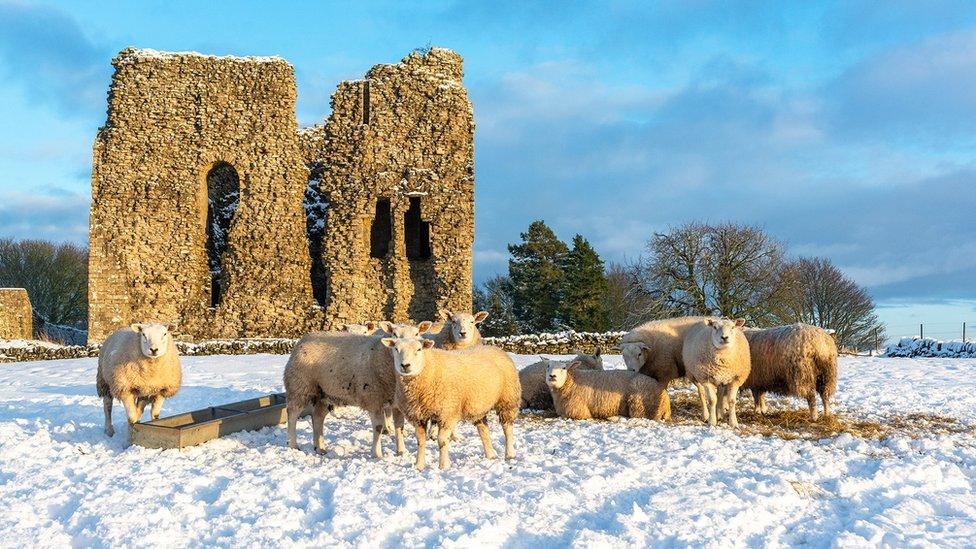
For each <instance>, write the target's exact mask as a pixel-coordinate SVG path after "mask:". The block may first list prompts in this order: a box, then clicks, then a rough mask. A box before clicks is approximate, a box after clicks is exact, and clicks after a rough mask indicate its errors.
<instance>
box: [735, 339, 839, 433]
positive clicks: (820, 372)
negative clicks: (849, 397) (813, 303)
mask: <svg viewBox="0 0 976 549" xmlns="http://www.w3.org/2000/svg"><path fill="white" fill-rule="evenodd" d="M745 335H746V339H748V340H749V352H750V355H752V370H751V371H750V373H749V377H748V379H746V382H745V384H743V385H742V387H741V388H742V389H750V390H751V391H752V398H753V401H754V402H755V407H756V411H757V412H758V413H760V414H764V413H766V393H767V392H772V393H776V394H781V395H788V396H796V397H800V398H804V399H806V401H807V405H808V407H809V409H810V420H811V421H816V420H817V393H820V400H821V401H822V402H823V413H824V415H825V416H830V399H831V397H832V396H833V394H834V392H835V391H836V390H837V344H836V342H834V338H833V337H831V335H830V334H829V332H827V331H825V330H823V329H821V328H818V327H816V326H811V325H809V324H799V323H798V324H790V325H786V326H777V327H775V328H768V329H765V330H758V329H746V330H745Z"/></svg>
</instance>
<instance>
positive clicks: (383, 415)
mask: <svg viewBox="0 0 976 549" xmlns="http://www.w3.org/2000/svg"><path fill="white" fill-rule="evenodd" d="M390 328H391V329H394V330H395V331H399V329H398V328H395V327H390ZM413 330H416V328H415V327H414V328H413ZM284 384H285V401H286V403H287V409H288V446H290V447H291V448H297V447H298V442H297V439H296V427H297V422H298V416H299V415H300V414H301V412H302V410H304V409H305V408H306V407H307V406H312V445H313V447H314V449H315V451H316V452H319V453H322V452H324V451H325V438H324V436H323V423H324V421H325V416H326V414H327V413H328V412H330V411H331V410H332V409H333V408H334V407H335V406H356V407H359V408H361V409H363V410H365V411H366V412H367V413H368V414H369V417H370V421H371V422H372V426H373V455H374V456H375V457H377V458H382V457H383V448H382V445H381V444H380V437H381V435H382V434H383V432H384V431H386V432H389V431H391V430H394V431H396V434H397V435H398V436H397V439H396V452H397V455H402V454H403V453H404V452H405V451H406V449H405V447H404V445H403V436H402V432H400V431H401V430H402V429H401V430H397V429H396V425H397V424H399V425H401V426H402V424H403V418H402V416H401V415H400V414H398V413H396V412H395V410H393V390H394V388H395V387H396V380H395V378H394V374H393V359H392V357H390V353H389V351H388V350H387V349H386V347H384V346H383V343H382V338H380V337H377V336H364V335H358V334H351V333H347V332H316V333H311V334H307V335H305V336H304V337H302V338H301V339H300V340H299V341H298V343H296V344H295V348H294V349H292V352H291V356H289V357H288V362H287V363H286V364H285V372H284ZM391 419H392V421H391Z"/></svg>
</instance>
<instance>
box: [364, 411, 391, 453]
mask: <svg viewBox="0 0 976 549" xmlns="http://www.w3.org/2000/svg"><path fill="white" fill-rule="evenodd" d="M369 419H370V421H372V423H373V457H375V458H376V459H383V444H382V440H383V431H384V430H386V423H387V421H388V420H387V415H386V412H384V411H380V412H370V413H369ZM389 421H390V422H391V423H392V419H390V420H389Z"/></svg>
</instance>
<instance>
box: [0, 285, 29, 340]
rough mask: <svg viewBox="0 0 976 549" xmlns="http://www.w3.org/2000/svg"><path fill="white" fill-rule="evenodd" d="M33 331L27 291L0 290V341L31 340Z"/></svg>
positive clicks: (20, 289)
mask: <svg viewBox="0 0 976 549" xmlns="http://www.w3.org/2000/svg"><path fill="white" fill-rule="evenodd" d="M33 329H34V326H33V320H32V318H31V303H30V299H29V298H28V297H27V290H25V289H23V288H0V339H32V338H33Z"/></svg>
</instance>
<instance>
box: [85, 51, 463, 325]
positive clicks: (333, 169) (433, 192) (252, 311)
mask: <svg viewBox="0 0 976 549" xmlns="http://www.w3.org/2000/svg"><path fill="white" fill-rule="evenodd" d="M113 65H114V66H115V74H114V76H113V79H112V85H111V89H110V90H109V106H108V120H107V122H106V124H105V126H104V127H103V128H101V129H100V130H99V132H98V136H97V138H96V141H95V145H94V155H93V168H92V208H91V221H90V235H89V238H90V258H91V259H90V264H89V280H90V282H89V284H90V285H89V293H88V295H89V331H88V334H89V341H92V342H96V341H101V340H103V339H104V338H105V337H106V336H107V335H108V334H109V333H111V332H112V331H113V330H114V329H116V328H118V327H120V326H123V325H126V324H129V323H131V322H141V321H151V320H158V321H167V322H176V323H177V324H178V325H179V330H178V331H179V333H180V335H181V337H182V338H184V339H190V340H202V339H208V338H220V337H295V336H298V335H301V334H302V333H305V332H307V331H310V330H316V329H322V328H329V327H332V326H334V325H335V324H337V323H343V322H361V321H365V320H370V319H391V320H395V321H408V320H409V321H420V320H426V319H433V318H434V317H435V316H436V314H437V312H438V311H439V310H440V309H449V310H470V308H471V246H472V243H473V239H474V144H473V138H474V119H473V113H472V110H471V103H470V101H469V100H468V96H467V91H466V90H465V88H464V87H463V85H462V83H461V80H462V75H463V71H462V59H461V57H460V56H459V55H457V54H456V53H454V52H452V51H449V50H445V49H438V48H435V49H432V50H430V51H427V52H424V53H411V54H410V55H408V56H407V57H406V58H404V59H403V60H402V61H401V62H400V63H398V64H395V65H377V66H375V67H373V68H372V69H371V70H370V71H369V72H368V73H367V75H366V78H365V79H364V80H358V81H354V82H343V83H341V84H339V86H338V89H337V90H336V92H335V94H334V95H333V98H332V114H331V115H330V116H329V118H328V119H327V120H326V121H325V122H324V123H323V124H319V125H316V126H312V127H310V128H303V129H299V128H298V125H297V121H296V118H295V99H296V91H295V77H294V69H293V68H292V67H291V65H289V64H288V63H287V62H285V61H284V60H282V59H280V58H255V57H246V58H241V57H215V56H206V55H201V54H196V53H161V52H155V51H151V50H136V49H131V48H130V49H126V50H123V51H122V52H120V53H119V55H118V56H117V57H116V58H115V59H114V60H113ZM310 251H311V253H310Z"/></svg>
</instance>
